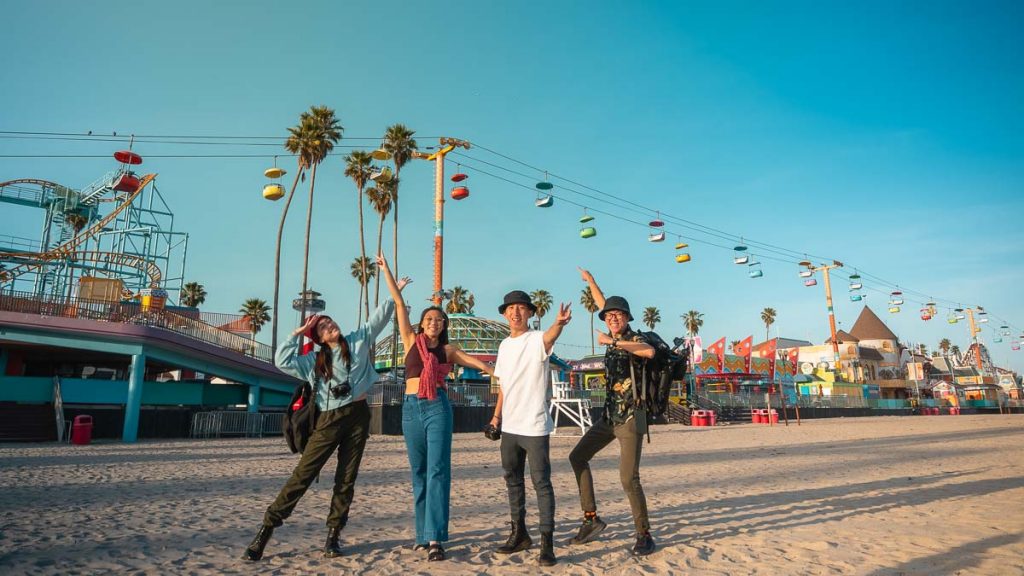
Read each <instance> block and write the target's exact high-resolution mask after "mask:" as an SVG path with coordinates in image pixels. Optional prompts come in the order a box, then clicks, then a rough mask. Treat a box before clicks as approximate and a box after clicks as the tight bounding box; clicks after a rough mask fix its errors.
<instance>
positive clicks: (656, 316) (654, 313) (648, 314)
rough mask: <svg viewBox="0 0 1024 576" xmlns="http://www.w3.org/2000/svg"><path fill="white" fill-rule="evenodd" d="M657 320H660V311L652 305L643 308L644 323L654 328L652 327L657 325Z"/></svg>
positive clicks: (652, 328)
mask: <svg viewBox="0 0 1024 576" xmlns="http://www.w3.org/2000/svg"><path fill="white" fill-rule="evenodd" d="M658 322H661V312H659V311H658V309H657V308H655V307H654V306H648V307H647V308H644V324H646V325H647V327H648V328H650V329H651V330H654V327H655V326H657V325H658Z"/></svg>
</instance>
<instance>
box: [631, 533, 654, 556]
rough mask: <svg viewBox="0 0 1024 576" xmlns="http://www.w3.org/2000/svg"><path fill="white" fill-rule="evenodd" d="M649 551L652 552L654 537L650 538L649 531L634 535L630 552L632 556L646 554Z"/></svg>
mask: <svg viewBox="0 0 1024 576" xmlns="http://www.w3.org/2000/svg"><path fill="white" fill-rule="evenodd" d="M651 552H654V538H651V534H650V532H645V533H643V534H637V535H636V544H633V549H632V550H630V553H631V554H632V555H633V556H647V555H648V554H650V553H651Z"/></svg>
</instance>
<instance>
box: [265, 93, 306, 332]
mask: <svg viewBox="0 0 1024 576" xmlns="http://www.w3.org/2000/svg"><path fill="white" fill-rule="evenodd" d="M288 133H289V136H288V139H287V140H286V141H285V143H284V148H285V150H287V151H288V152H291V153H292V154H295V155H296V156H297V157H298V164H299V167H298V170H296V171H295V181H293V182H292V189H291V190H290V191H289V192H288V198H287V199H286V200H285V201H284V208H283V209H282V210H281V223H280V224H278V225H277V247H276V249H275V252H274V308H273V311H274V317H273V323H272V324H271V327H270V332H271V334H270V346H271V347H272V348H273V349H274V350H277V310H278V304H279V302H280V294H281V236H282V234H283V233H284V221H285V219H287V218H288V208H289V207H290V206H291V205H292V198H294V197H295V188H296V187H298V185H299V181H300V180H302V181H305V179H306V170H307V169H309V166H310V164H311V163H312V158H313V153H312V152H313V147H314V142H315V138H316V137H315V135H314V130H313V126H312V122H311V120H310V118H309V114H308V113H307V112H303V113H302V114H301V115H300V116H299V124H298V125H297V126H294V127H292V128H289V129H288Z"/></svg>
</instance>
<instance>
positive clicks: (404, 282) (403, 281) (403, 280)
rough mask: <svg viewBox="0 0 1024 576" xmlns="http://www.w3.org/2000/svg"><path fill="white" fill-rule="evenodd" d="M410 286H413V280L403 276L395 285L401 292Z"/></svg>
mask: <svg viewBox="0 0 1024 576" xmlns="http://www.w3.org/2000/svg"><path fill="white" fill-rule="evenodd" d="M409 284H412V278H409V277H408V276H402V278H401V279H400V280H399V281H398V282H396V283H395V285H396V286H398V291H399V292H401V291H402V288H405V287H406V286H408V285H409Z"/></svg>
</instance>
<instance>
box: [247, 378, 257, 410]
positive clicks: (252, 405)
mask: <svg viewBox="0 0 1024 576" xmlns="http://www.w3.org/2000/svg"><path fill="white" fill-rule="evenodd" d="M247 409H248V411H249V413H256V412H259V411H260V385H259V384H249V406H248V407H247Z"/></svg>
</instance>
